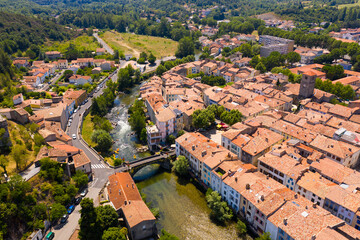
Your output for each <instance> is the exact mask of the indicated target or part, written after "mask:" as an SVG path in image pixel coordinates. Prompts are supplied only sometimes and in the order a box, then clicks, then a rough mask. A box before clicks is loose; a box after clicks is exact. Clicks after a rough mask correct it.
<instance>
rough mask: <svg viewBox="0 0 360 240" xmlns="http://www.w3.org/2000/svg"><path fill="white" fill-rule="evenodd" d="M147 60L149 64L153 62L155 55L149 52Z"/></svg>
mask: <svg viewBox="0 0 360 240" xmlns="http://www.w3.org/2000/svg"><path fill="white" fill-rule="evenodd" d="M148 61H149V63H150V64H151V65H152V64H154V63H155V61H156V57H155V56H154V54H152V53H150V55H149V58H148Z"/></svg>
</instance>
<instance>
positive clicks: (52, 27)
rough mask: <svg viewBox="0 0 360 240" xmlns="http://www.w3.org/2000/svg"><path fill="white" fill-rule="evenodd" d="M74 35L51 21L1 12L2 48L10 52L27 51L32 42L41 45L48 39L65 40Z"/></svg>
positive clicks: (0, 40)
mask: <svg viewBox="0 0 360 240" xmlns="http://www.w3.org/2000/svg"><path fill="white" fill-rule="evenodd" d="M73 35H74V34H71V32H70V30H67V29H65V28H64V27H63V26H61V25H58V24H56V23H54V22H51V21H45V20H41V19H39V18H35V17H29V16H24V15H21V14H15V13H7V12H0V48H1V49H4V51H5V52H7V53H9V54H12V53H15V52H17V51H18V50H20V51H25V50H26V49H28V48H29V47H30V46H31V45H32V44H35V45H41V44H43V43H44V42H45V41H46V40H47V39H49V40H53V41H63V40H67V39H70V37H71V36H73Z"/></svg>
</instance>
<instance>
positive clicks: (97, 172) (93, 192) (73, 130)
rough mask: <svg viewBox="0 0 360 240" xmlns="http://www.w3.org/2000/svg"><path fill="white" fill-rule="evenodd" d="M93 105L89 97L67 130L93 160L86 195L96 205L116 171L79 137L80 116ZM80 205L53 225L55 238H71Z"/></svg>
mask: <svg viewBox="0 0 360 240" xmlns="http://www.w3.org/2000/svg"><path fill="white" fill-rule="evenodd" d="M112 80H113V81H116V80H117V71H115V74H114V75H113V77H112ZM105 87H106V84H103V87H102V88H101V89H100V90H99V91H98V92H97V93H94V96H93V97H97V96H100V95H101V94H102V93H103V90H104V88H105ZM90 107H91V98H89V101H88V102H87V103H85V104H84V105H82V106H81V108H80V109H79V111H77V112H76V113H74V114H73V115H72V116H73V121H72V124H71V126H70V127H69V128H68V129H67V130H66V132H67V134H68V135H69V136H70V137H71V136H72V135H73V134H75V135H76V139H75V140H72V144H73V146H74V147H77V148H79V149H81V150H83V151H84V152H85V154H86V155H87V157H88V158H89V159H90V161H91V165H92V166H94V167H92V171H93V181H91V182H89V187H88V190H89V192H88V193H87V195H86V197H89V198H91V199H93V200H94V203H95V205H96V206H98V205H99V202H98V196H99V192H100V190H101V188H102V187H104V185H105V183H106V182H107V179H108V176H110V175H111V174H113V173H115V169H112V168H109V167H108V166H107V165H106V164H105V163H103V162H102V161H101V160H100V158H99V156H98V155H97V154H96V153H95V152H94V151H93V150H92V149H90V148H89V147H88V146H87V145H86V144H85V143H84V142H83V141H82V140H80V139H79V136H80V135H79V133H80V118H81V117H82V116H83V114H84V112H85V110H86V109H87V108H90ZM116 171H117V172H120V171H124V169H122V168H118V169H116ZM80 209H81V207H80V205H77V206H76V207H75V210H74V212H73V213H71V214H70V215H69V218H68V220H67V222H66V223H65V224H58V225H56V226H54V227H53V229H52V230H53V232H54V233H55V238H54V239H55V240H65V239H69V238H70V237H71V235H72V234H73V232H74V231H75V229H77V228H78V222H79V219H80Z"/></svg>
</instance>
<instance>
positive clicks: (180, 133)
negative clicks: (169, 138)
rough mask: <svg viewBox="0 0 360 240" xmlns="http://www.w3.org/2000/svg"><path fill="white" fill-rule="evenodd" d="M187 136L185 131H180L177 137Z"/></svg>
mask: <svg viewBox="0 0 360 240" xmlns="http://www.w3.org/2000/svg"><path fill="white" fill-rule="evenodd" d="M184 134H185V131H184V130H180V131H179V132H178V133H177V137H180V136H182V135H184Z"/></svg>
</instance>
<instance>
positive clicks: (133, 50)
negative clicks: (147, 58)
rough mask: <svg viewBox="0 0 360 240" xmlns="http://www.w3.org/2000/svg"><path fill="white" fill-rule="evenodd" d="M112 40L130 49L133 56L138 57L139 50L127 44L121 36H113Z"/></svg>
mask: <svg viewBox="0 0 360 240" xmlns="http://www.w3.org/2000/svg"><path fill="white" fill-rule="evenodd" d="M113 41H114V42H116V43H118V44H119V45H122V46H124V47H125V48H127V49H129V50H131V52H132V53H133V54H134V56H133V57H137V58H138V57H139V56H140V52H139V50H137V49H135V48H133V47H130V46H129V45H127V44H126V43H125V42H124V39H123V38H122V37H119V38H114V39H113Z"/></svg>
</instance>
